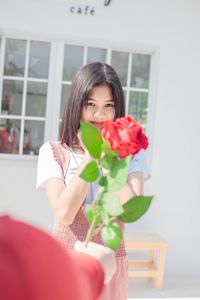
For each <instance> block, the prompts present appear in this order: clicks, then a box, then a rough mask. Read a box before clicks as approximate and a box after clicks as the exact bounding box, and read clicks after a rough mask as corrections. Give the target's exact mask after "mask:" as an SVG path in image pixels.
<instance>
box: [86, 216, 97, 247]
mask: <svg viewBox="0 0 200 300" xmlns="http://www.w3.org/2000/svg"><path fill="white" fill-rule="evenodd" d="M95 222H96V218H93V220H92V224H91V225H90V228H89V230H88V232H87V236H86V240H85V242H86V244H85V245H86V247H87V245H88V243H89V241H90V240H91V237H92V234H93V231H94V228H95Z"/></svg>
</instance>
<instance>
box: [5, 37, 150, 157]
mask: <svg viewBox="0 0 200 300" xmlns="http://www.w3.org/2000/svg"><path fill="white" fill-rule="evenodd" d="M52 48H53V49H54V54H55V53H56V55H54V54H53V55H51V57H50V54H51V52H52ZM0 49H1V51H0V59H1V62H2V64H1V65H2V67H1V68H0V95H1V98H0V109H1V111H0V113H1V114H0V155H3V154H10V155H11V154H17V155H37V154H38V151H39V148H40V146H41V144H43V142H44V141H45V140H47V139H49V140H50V139H57V138H58V128H59V124H60V121H61V117H62V113H63V109H64V104H65V102H66V101H67V99H68V96H69V92H70V88H71V84H72V80H73V77H74V75H75V73H76V72H77V70H78V69H79V68H80V67H82V66H83V65H85V64H86V63H90V62H93V61H101V62H106V63H108V64H110V65H112V66H113V68H114V69H115V70H116V71H117V73H118V75H119V77H120V80H121V82H122V86H123V90H124V95H125V99H126V113H128V114H130V115H132V116H133V117H134V118H136V120H138V121H139V122H140V123H141V124H142V125H143V127H144V128H145V129H146V124H147V111H148V102H149V101H148V99H149V82H150V64H151V54H143V53H135V52H130V51H121V50H120V51H119V50H117V49H111V48H106V47H104V48H100V47H89V46H85V45H73V44H64V43H61V42H49V41H47V42H46V41H37V40H25V39H16V38H2V40H1V48H0ZM55 49H56V51H55ZM58 61H59V62H60V65H59V63H58ZM58 65H59V66H58ZM57 66H58V67H57ZM55 70H57V71H55ZM54 73H55V74H54ZM52 74H53V75H52ZM50 77H51V79H50ZM52 78H53V80H52ZM59 89H60V90H59ZM58 90H59V91H58ZM49 91H51V92H49ZM52 124H53V125H52ZM55 124H57V125H55ZM52 126H54V127H55V128H57V129H56V133H55V132H54V134H53V133H52V132H53V131H52V130H51V129H52ZM48 128H49V130H47V129H48ZM45 132H46V133H47V132H48V134H45Z"/></svg>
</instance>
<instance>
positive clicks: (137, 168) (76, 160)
mask: <svg viewBox="0 0 200 300" xmlns="http://www.w3.org/2000/svg"><path fill="white" fill-rule="evenodd" d="M69 155H70V158H69V165H68V169H67V173H66V176H65V177H64V174H63V171H62V168H61V167H60V165H59V164H58V163H57V161H56V160H55V158H54V155H53V152H52V148H51V145H50V143H49V142H47V143H45V144H43V145H42V146H41V148H40V152H39V158H38V167H37V184H36V188H37V189H43V187H44V183H45V182H46V181H47V180H48V179H50V178H59V179H61V180H62V181H63V182H64V183H65V184H66V185H67V184H69V182H70V180H71V179H72V177H73V175H74V174H75V173H76V171H77V168H78V166H79V165H80V163H81V160H82V158H83V155H80V154H77V153H76V152H74V151H71V150H70V151H69ZM134 172H144V178H145V180H147V179H148V178H149V177H150V176H149V172H148V168H147V164H146V160H145V151H144V150H143V149H142V150H140V152H138V153H137V154H136V155H135V156H134V157H133V159H132V161H131V163H130V167H129V174H131V173H134ZM97 188H98V183H97V182H92V183H91V185H90V189H89V192H88V195H87V196H86V199H85V203H91V202H92V200H93V199H94V195H95V193H96V191H97Z"/></svg>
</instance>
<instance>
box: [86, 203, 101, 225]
mask: <svg viewBox="0 0 200 300" xmlns="http://www.w3.org/2000/svg"><path fill="white" fill-rule="evenodd" d="M84 213H85V217H86V219H87V220H88V222H89V224H92V221H93V219H94V218H96V221H95V224H96V225H97V224H99V223H100V221H101V219H100V216H99V214H98V208H97V207H95V206H94V205H92V204H88V205H86V207H85V210H84Z"/></svg>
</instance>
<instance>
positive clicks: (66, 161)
mask: <svg viewBox="0 0 200 300" xmlns="http://www.w3.org/2000/svg"><path fill="white" fill-rule="evenodd" d="M124 114H125V101H124V94H123V90H122V86H121V83H120V80H119V77H118V75H117V74H116V72H115V71H114V70H113V68H112V67H111V66H109V65H107V64H103V63H99V62H94V63H91V64H88V65H86V66H84V67H83V68H82V69H80V70H79V71H78V73H77V74H76V76H75V78H74V80H73V83H72V87H71V93H70V96H69V99H68V101H67V103H66V106H65V109H64V113H63V118H62V124H61V132H60V141H59V142H57V143H55V142H47V143H45V144H44V145H43V146H42V147H41V149H40V153H39V160H38V177H37V187H38V188H40V187H43V188H44V189H45V192H46V195H47V198H48V200H49V203H50V205H51V207H52V209H53V212H54V215H55V219H56V221H55V226H54V235H55V237H56V238H57V239H58V240H59V241H60V242H61V243H62V244H63V245H64V247H66V248H73V246H74V243H75V241H76V240H80V241H84V240H85V237H86V233H87V230H88V228H89V225H88V222H87V220H86V218H85V216H84V212H83V208H84V206H85V205H87V204H88V203H91V202H92V200H93V199H94V195H95V193H96V190H97V183H91V184H90V183H88V182H86V181H84V180H82V179H81V178H80V177H79V174H80V173H81V172H82V170H83V169H84V167H85V166H86V165H87V164H88V162H89V161H90V160H91V158H90V155H89V153H88V151H87V150H86V149H85V148H84V145H83V144H82V141H81V135H80V120H83V121H85V122H89V123H91V124H92V125H93V126H95V127H96V128H97V129H98V130H99V131H101V129H102V127H103V122H104V121H105V120H107V119H111V120H115V119H116V118H118V117H122V116H124ZM145 173H146V164H145V160H144V151H143V150H141V151H140V152H139V153H138V154H137V155H135V156H134V158H133V160H132V161H131V164H130V169H129V176H128V181H127V184H126V185H125V186H124V187H123V188H122V189H121V190H119V191H117V192H116V194H117V195H118V197H119V199H120V202H121V203H122V204H124V203H125V202H126V201H127V200H128V199H130V198H131V197H134V196H136V195H139V194H142V193H143V184H144V174H145ZM120 225H121V227H122V230H123V225H122V224H120ZM93 242H96V243H99V244H102V241H101V237H100V235H97V236H95V237H94V238H93ZM116 259H117V271H116V273H115V275H114V276H113V278H112V280H111V281H110V282H109V283H108V284H106V285H105V286H104V290H103V293H102V296H101V298H100V299H101V300H108V299H109V300H110V299H115V300H125V299H126V297H127V279H128V278H127V277H128V275H127V259H126V252H125V248H124V241H122V243H121V245H120V247H119V249H118V250H117V251H116ZM94 280H95V279H94Z"/></svg>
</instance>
